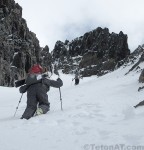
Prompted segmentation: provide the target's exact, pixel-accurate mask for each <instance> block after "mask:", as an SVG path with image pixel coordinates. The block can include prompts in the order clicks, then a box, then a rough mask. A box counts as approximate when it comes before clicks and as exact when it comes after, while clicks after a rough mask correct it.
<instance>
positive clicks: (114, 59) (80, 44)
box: [52, 27, 130, 76]
mask: <svg viewBox="0 0 144 150" xmlns="http://www.w3.org/2000/svg"><path fill="white" fill-rule="evenodd" d="M129 54H130V50H129V48H128V44H127V35H125V34H123V32H122V31H120V33H119V34H116V33H111V34H110V33H109V30H108V28H104V29H102V28H100V27H98V28H97V29H95V30H93V31H91V32H88V33H85V34H84V36H81V37H79V38H76V39H74V40H73V41H71V42H69V41H68V40H66V41H65V42H64V43H63V42H61V41H57V42H56V44H55V48H54V50H53V52H52V55H53V57H54V59H55V60H57V61H59V67H60V68H61V69H63V72H64V73H71V72H73V70H74V69H75V68H79V69H80V70H81V74H82V75H83V76H91V75H98V76H100V75H103V74H105V73H107V72H109V71H113V70H114V69H115V68H117V67H119V66H121V65H122V64H123V63H122V60H123V59H125V58H126V57H128V56H129Z"/></svg>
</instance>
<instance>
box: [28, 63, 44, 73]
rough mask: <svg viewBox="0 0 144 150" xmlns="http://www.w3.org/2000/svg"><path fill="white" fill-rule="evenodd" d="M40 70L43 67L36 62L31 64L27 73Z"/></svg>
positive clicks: (40, 71)
mask: <svg viewBox="0 0 144 150" xmlns="http://www.w3.org/2000/svg"><path fill="white" fill-rule="evenodd" d="M42 72H43V68H42V67H41V66H40V65H38V64H35V65H33V66H32V67H31V68H30V70H29V73H42Z"/></svg>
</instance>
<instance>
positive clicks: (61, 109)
mask: <svg viewBox="0 0 144 150" xmlns="http://www.w3.org/2000/svg"><path fill="white" fill-rule="evenodd" d="M59 93H60V101H61V110H63V108H62V97H61V90H60V88H59Z"/></svg>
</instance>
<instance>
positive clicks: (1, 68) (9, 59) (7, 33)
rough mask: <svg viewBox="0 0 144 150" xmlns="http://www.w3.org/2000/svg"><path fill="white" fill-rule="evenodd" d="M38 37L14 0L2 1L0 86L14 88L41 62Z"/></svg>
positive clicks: (0, 11)
mask: <svg viewBox="0 0 144 150" xmlns="http://www.w3.org/2000/svg"><path fill="white" fill-rule="evenodd" d="M40 50H41V48H40V46H39V41H38V39H37V37H36V35H35V34H34V33H33V32H31V31H29V29H28V27H27V23H26V20H25V19H24V18H22V8H21V7H20V6H19V4H17V3H15V2H14V0H1V1H0V86H13V84H14V80H17V79H21V78H24V77H25V74H26V73H27V72H28V69H29V68H30V66H31V65H32V64H33V63H34V62H39V61H40Z"/></svg>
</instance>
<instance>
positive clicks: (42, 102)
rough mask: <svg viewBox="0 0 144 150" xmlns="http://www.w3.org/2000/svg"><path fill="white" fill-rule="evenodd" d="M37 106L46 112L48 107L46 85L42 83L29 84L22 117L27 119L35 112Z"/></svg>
mask: <svg viewBox="0 0 144 150" xmlns="http://www.w3.org/2000/svg"><path fill="white" fill-rule="evenodd" d="M37 106H38V107H39V108H41V109H42V110H43V113H44V114H45V113H47V112H48V111H49V108H50V103H49V102H48V95H47V89H46V86H45V85H43V84H42V83H37V84H34V85H31V86H30V87H29V88H28V90H27V107H26V109H25V111H24V113H23V115H22V118H25V119H29V118H31V117H32V116H33V115H34V113H35V112H36V109H37Z"/></svg>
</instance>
